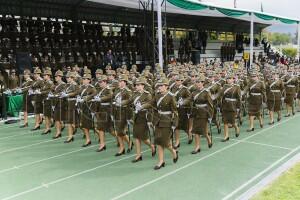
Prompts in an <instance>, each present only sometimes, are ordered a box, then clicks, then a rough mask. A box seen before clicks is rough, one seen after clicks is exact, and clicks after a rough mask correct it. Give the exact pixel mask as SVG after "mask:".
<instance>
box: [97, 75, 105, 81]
mask: <svg viewBox="0 0 300 200" xmlns="http://www.w3.org/2000/svg"><path fill="white" fill-rule="evenodd" d="M98 81H107V76H106V75H101V76H100V77H99V78H98Z"/></svg>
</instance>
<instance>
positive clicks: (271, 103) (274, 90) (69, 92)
mask: <svg viewBox="0 0 300 200" xmlns="http://www.w3.org/2000/svg"><path fill="white" fill-rule="evenodd" d="M232 65H233V63H232V62H227V63H225V64H224V66H223V68H220V67H219V66H220V63H217V62H216V63H214V64H213V65H207V64H205V63H202V64H199V65H193V64H192V63H186V64H182V65H181V64H180V65H179V64H172V65H168V68H167V70H166V72H163V70H162V69H161V68H160V67H159V66H158V65H157V66H156V67H155V69H154V70H152V69H151V67H150V66H146V67H145V69H144V70H143V71H142V72H141V73H139V72H138V70H137V66H135V65H133V66H132V67H131V69H130V70H127V67H126V66H122V67H121V68H118V69H117V70H112V69H111V68H110V66H107V67H106V69H105V70H104V71H103V70H102V69H98V70H97V71H96V74H95V78H92V76H91V72H90V70H88V69H86V70H85V71H84V75H83V76H82V77H80V75H79V74H77V73H76V72H72V71H71V72H68V73H67V74H66V77H65V78H66V80H67V82H66V83H65V82H64V81H63V73H62V71H57V72H56V73H55V75H54V80H52V73H51V70H50V69H45V70H44V71H43V72H42V71H41V70H40V69H39V68H36V69H35V70H34V72H33V75H32V74H31V72H30V71H29V70H25V71H24V79H25V80H24V82H23V84H22V86H21V88H17V89H16V91H18V92H22V93H23V95H24V101H23V102H24V106H23V109H24V124H23V125H22V126H21V127H22V128H23V127H27V126H28V112H29V108H30V107H33V108H34V113H35V124H34V127H33V129H32V131H36V130H38V129H40V128H41V124H42V123H43V122H44V123H45V129H44V130H43V133H42V134H49V133H50V132H51V128H52V127H53V126H55V134H54V136H53V139H57V138H60V137H62V131H63V129H64V128H65V127H66V128H67V134H68V135H67V139H66V140H65V141H64V143H66V144H68V143H71V142H73V141H74V135H75V133H76V132H77V129H78V128H80V129H81V130H82V132H83V134H84V139H85V142H84V144H83V145H82V147H87V146H89V145H91V137H90V132H91V131H94V133H95V134H96V135H97V138H98V142H99V148H98V149H97V152H102V151H105V150H106V148H107V147H106V143H105V138H106V135H105V134H106V133H110V134H111V135H112V136H113V137H115V138H116V144H117V146H118V151H117V153H116V154H115V156H122V155H124V154H125V153H130V152H131V151H132V150H133V148H134V145H135V150H136V157H135V159H134V160H133V161H132V162H133V163H136V162H139V161H142V159H143V157H142V151H141V145H142V143H144V144H145V145H147V146H148V147H149V149H150V150H151V154H152V156H153V157H154V156H155V155H156V153H157V154H158V163H157V165H155V167H154V169H155V170H158V169H160V168H161V167H164V166H165V159H164V150H165V149H167V150H169V151H170V153H171V155H172V158H173V162H174V163H176V162H177V161H178V151H179V149H180V144H181V143H180V142H181V141H180V133H182V132H185V133H186V134H187V143H188V144H192V143H193V142H194V147H193V149H192V151H191V153H192V154H198V153H199V152H200V151H201V147H200V144H201V143H200V139H201V136H205V138H206V140H207V145H208V148H212V146H213V140H212V126H213V125H215V126H216V128H217V129H216V130H217V131H218V133H219V134H220V133H221V132H222V130H223V133H224V138H223V139H222V140H221V141H222V142H226V141H228V140H229V139H230V135H231V134H230V132H229V130H230V128H234V136H235V137H239V135H240V125H242V123H243V118H244V117H245V116H246V114H248V115H249V128H248V129H247V131H248V132H251V131H254V121H255V120H256V119H257V120H258V122H259V125H260V127H261V128H263V119H264V115H265V110H268V114H269V125H272V124H274V123H275V120H274V113H276V114H277V121H280V120H281V118H282V112H283V109H286V115H285V116H286V117H289V116H291V115H294V114H295V107H296V100H297V99H299V98H300V91H299V90H298V87H299V77H300V76H299V75H300V68H299V66H297V65H294V66H289V68H287V67H286V66H284V65H280V66H277V67H274V66H268V65H267V66H265V68H264V71H262V72H260V71H259V69H258V68H257V67H256V66H253V67H252V70H251V71H250V72H249V73H247V71H245V70H244V69H245V68H244V67H243V66H242V65H243V64H240V65H241V66H240V67H239V68H238V69H233V67H232ZM31 77H33V79H32V78H31ZM298 102H300V101H299V100H298ZM222 124H223V128H222ZM126 148H127V150H126Z"/></svg>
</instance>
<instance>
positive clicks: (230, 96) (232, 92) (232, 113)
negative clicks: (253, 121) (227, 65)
mask: <svg viewBox="0 0 300 200" xmlns="http://www.w3.org/2000/svg"><path fill="white" fill-rule="evenodd" d="M233 77H234V75H233V74H228V75H227V80H226V81H227V84H225V85H224V86H223V88H222V90H221V91H220V95H219V96H220V98H221V110H222V117H223V122H224V139H223V140H222V142H226V141H228V140H229V125H232V126H233V127H234V129H235V136H236V137H238V136H239V134H240V129H239V127H238V126H237V124H236V121H235V118H236V116H237V114H238V113H239V110H240V105H241V90H240V87H238V86H236V85H234V84H233Z"/></svg>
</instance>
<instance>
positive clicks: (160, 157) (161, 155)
mask: <svg viewBox="0 0 300 200" xmlns="http://www.w3.org/2000/svg"><path fill="white" fill-rule="evenodd" d="M157 151H158V152H157V153H158V164H157V166H160V165H162V163H163V162H164V148H163V147H162V146H160V145H157Z"/></svg>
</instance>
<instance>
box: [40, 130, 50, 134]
mask: <svg viewBox="0 0 300 200" xmlns="http://www.w3.org/2000/svg"><path fill="white" fill-rule="evenodd" d="M48 133H51V130H50V129H49V130H47V131H46V132H43V133H42V134H41V135H47V134H48Z"/></svg>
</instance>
